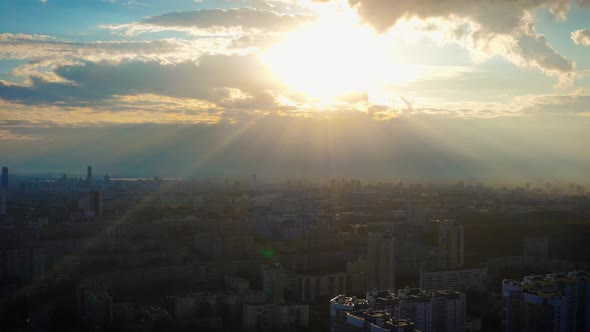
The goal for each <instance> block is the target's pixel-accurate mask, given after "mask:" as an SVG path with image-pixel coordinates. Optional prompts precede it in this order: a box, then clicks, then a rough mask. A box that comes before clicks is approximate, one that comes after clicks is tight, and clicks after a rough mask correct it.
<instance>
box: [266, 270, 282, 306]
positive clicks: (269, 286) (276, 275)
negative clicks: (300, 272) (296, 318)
mask: <svg viewBox="0 0 590 332" xmlns="http://www.w3.org/2000/svg"><path fill="white" fill-rule="evenodd" d="M261 274H262V293H263V294H264V301H265V302H266V303H283V302H284V293H285V275H284V271H283V267H282V266H281V265H279V264H278V263H275V264H263V265H262V268H261Z"/></svg>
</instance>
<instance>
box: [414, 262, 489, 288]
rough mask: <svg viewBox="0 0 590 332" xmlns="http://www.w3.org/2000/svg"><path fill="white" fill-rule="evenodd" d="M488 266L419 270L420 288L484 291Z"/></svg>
mask: <svg viewBox="0 0 590 332" xmlns="http://www.w3.org/2000/svg"><path fill="white" fill-rule="evenodd" d="M487 277H488V268H487V267H480V268H471V269H451V270H433V271H425V270H420V288H422V289H424V290H429V291H435V290H441V289H445V290H454V291H476V292H485V291H486V289H487V279H488V278H487Z"/></svg>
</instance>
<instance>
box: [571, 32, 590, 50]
mask: <svg viewBox="0 0 590 332" xmlns="http://www.w3.org/2000/svg"><path fill="white" fill-rule="evenodd" d="M572 40H573V41H574V43H576V44H580V45H584V46H590V30H588V29H581V30H577V31H574V32H572Z"/></svg>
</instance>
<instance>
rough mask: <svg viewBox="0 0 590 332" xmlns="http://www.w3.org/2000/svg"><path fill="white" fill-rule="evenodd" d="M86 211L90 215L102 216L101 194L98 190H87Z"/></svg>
mask: <svg viewBox="0 0 590 332" xmlns="http://www.w3.org/2000/svg"><path fill="white" fill-rule="evenodd" d="M87 213H88V215H89V216H92V217H102V194H101V192H100V191H98V190H91V191H89V192H88V210H87Z"/></svg>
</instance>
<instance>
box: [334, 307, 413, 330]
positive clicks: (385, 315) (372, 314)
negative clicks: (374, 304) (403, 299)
mask: <svg viewBox="0 0 590 332" xmlns="http://www.w3.org/2000/svg"><path fill="white" fill-rule="evenodd" d="M344 330H345V331H359V332H361V331H362V332H385V331H392V332H414V331H418V330H415V329H414V322H412V321H411V320H409V319H399V318H396V317H391V314H390V313H389V312H387V311H383V310H377V311H372V310H362V311H354V312H350V313H348V314H347V315H346V327H345V329H344Z"/></svg>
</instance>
